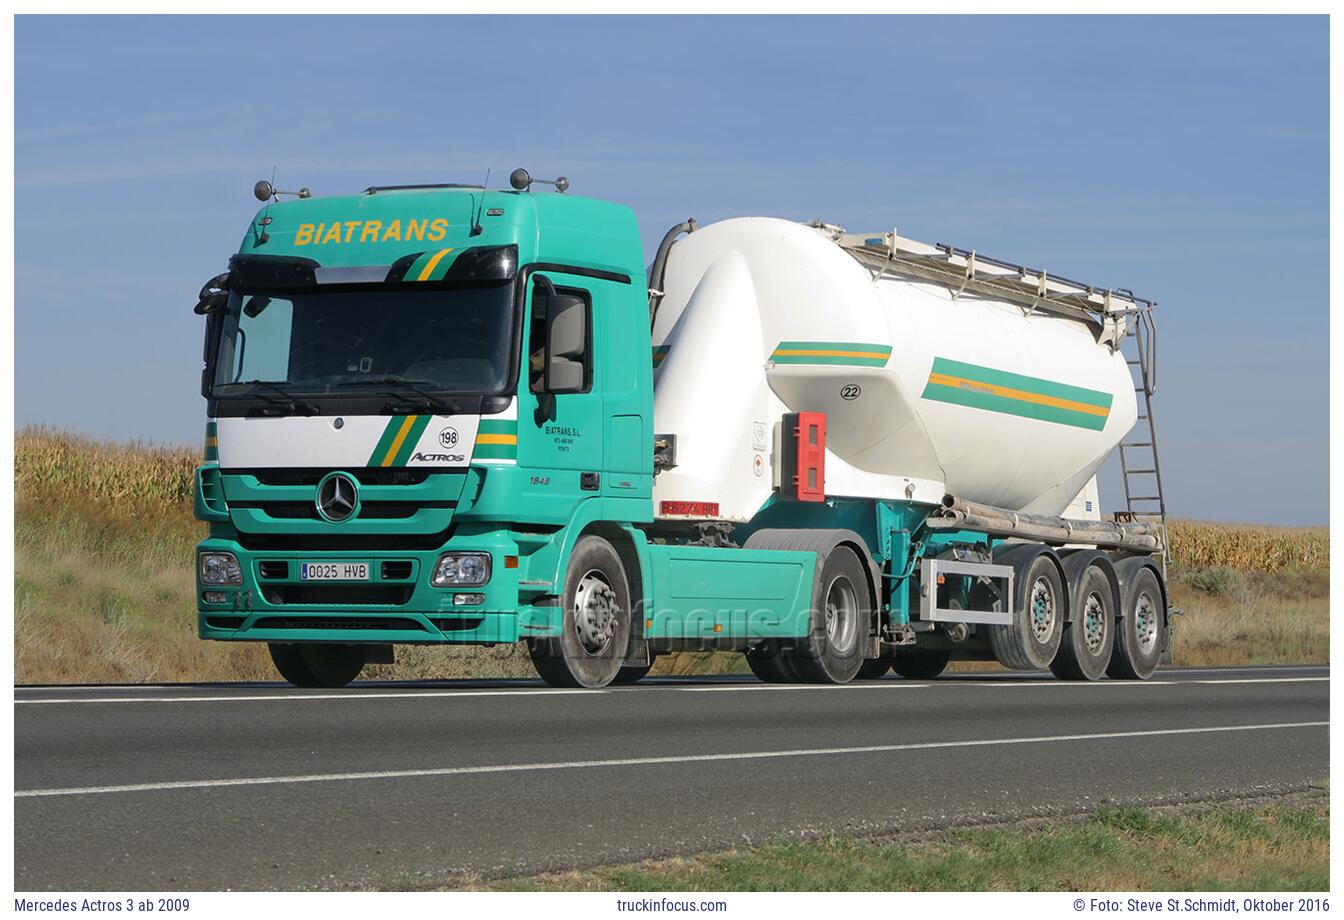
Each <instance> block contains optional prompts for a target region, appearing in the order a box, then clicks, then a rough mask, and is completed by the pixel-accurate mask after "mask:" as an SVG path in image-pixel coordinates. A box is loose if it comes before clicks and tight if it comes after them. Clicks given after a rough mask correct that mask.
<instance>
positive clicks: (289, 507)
mask: <svg viewBox="0 0 1344 920" xmlns="http://www.w3.org/2000/svg"><path fill="white" fill-rule="evenodd" d="M231 507H233V508H239V509H241V508H250V509H255V510H257V511H260V512H262V513H263V514H265V515H266V516H267V517H270V518H273V519H275V520H278V521H320V520H322V519H323V518H322V516H321V515H320V514H318V513H317V505H316V504H315V503H314V502H234V503H233V504H232V506H231ZM456 507H457V502H451V501H449V502H362V503H361V504H360V506H359V513H358V514H356V515H355V516H354V517H353V518H351V519H350V520H352V521H361V520H370V521H389V520H393V521H395V520H405V519H406V518H409V517H413V516H414V515H415V513H416V512H417V511H419V510H420V509H421V508H456Z"/></svg>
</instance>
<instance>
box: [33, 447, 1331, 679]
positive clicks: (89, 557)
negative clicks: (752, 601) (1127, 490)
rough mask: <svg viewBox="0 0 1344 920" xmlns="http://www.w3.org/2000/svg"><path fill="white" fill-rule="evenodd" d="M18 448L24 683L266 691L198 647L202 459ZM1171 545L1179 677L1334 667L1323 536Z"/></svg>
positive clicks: (517, 655) (473, 654) (502, 654)
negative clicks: (197, 500) (195, 513)
mask: <svg viewBox="0 0 1344 920" xmlns="http://www.w3.org/2000/svg"><path fill="white" fill-rule="evenodd" d="M15 448H16V450H15V483H16V507H15V533H14V542H15V585H14V602H15V622H14V640H15V662H14V666H15V680H16V681H17V682H19V683H102V682H112V683H120V682H129V683H139V682H154V681H224V680H274V679H275V675H274V671H273V669H272V667H271V663H270V660H269V657H268V656H267V655H266V651H265V649H264V648H262V647H261V646H259V645H256V644H253V643H227V642H202V641H201V640H199V639H198V638H196V632H195V603H194V597H193V592H194V585H193V576H192V555H193V548H194V546H195V544H196V542H197V541H198V540H199V539H200V538H201V536H202V535H203V534H204V532H205V528H204V525H202V524H201V523H200V522H198V521H196V520H195V519H194V518H193V517H192V512H191V488H192V470H193V468H194V467H195V465H196V463H197V462H199V457H198V454H197V452H196V451H195V450H191V449H185V448H161V447H155V446H152V445H144V444H130V445H112V444H106V443H102V442H96V441H90V440H87V439H83V438H79V437H76V436H73V435H67V434H61V433H58V432H54V431H51V430H49V429H27V430H25V431H22V432H20V433H19V435H18V438H17V439H16V443H15ZM1257 541H1259V542H1257ZM1172 545H1173V549H1174V551H1175V553H1176V564H1175V566H1174V567H1173V570H1172V571H1173V595H1174V597H1175V600H1176V603H1177V605H1178V606H1179V607H1181V608H1183V609H1184V610H1185V613H1186V615H1185V616H1184V617H1183V618H1182V619H1181V620H1179V621H1178V622H1177V624H1176V625H1177V630H1178V633H1177V635H1178V640H1177V650H1176V660H1177V663H1179V664H1185V665H1228V664H1281V663H1310V662H1324V661H1326V660H1328V647H1329V642H1328V637H1329V574H1328V550H1329V538H1328V534H1327V533H1326V532H1325V531H1324V530H1323V529H1319V528H1313V529H1303V530H1295V529H1286V528H1259V527H1255V528H1252V527H1246V526H1242V525H1221V524H1202V523H1197V522H1184V521H1179V522H1175V523H1173V525H1172ZM1248 547H1251V548H1252V549H1250V550H1248V549H1247V548H1248ZM1257 565H1258V566H1259V571H1251V570H1253V569H1256V567H1257ZM987 666H989V667H992V665H979V664H974V665H968V666H967V667H972V668H980V667H987ZM744 670H745V669H744V667H743V663H742V658H741V656H740V655H730V654H725V653H709V652H705V653H686V654H681V655H675V656H668V657H666V658H661V659H659V661H658V663H657V665H656V666H655V670H654V673H655V674H706V673H711V674H716V673H741V672H743V671H744ZM366 676H367V677H369V678H374V679H393V678H396V679H450V678H462V677H531V676H533V672H532V668H531V664H530V663H529V662H528V660H527V656H526V654H524V653H522V651H521V648H520V647H518V646H510V647H507V648H505V647H501V648H495V649H474V648H472V649H457V648H430V647H418V648H417V647H405V648H400V649H398V662H397V664H396V665H395V666H390V667H389V666H378V667H371V668H369V669H368V671H366Z"/></svg>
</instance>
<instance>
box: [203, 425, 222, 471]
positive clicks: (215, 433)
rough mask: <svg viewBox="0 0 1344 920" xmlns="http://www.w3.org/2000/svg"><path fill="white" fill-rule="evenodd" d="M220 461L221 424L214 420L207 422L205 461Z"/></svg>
mask: <svg viewBox="0 0 1344 920" xmlns="http://www.w3.org/2000/svg"><path fill="white" fill-rule="evenodd" d="M218 461H219V425H217V424H215V423H214V422H206V423H205V462H206V463H217V462H218Z"/></svg>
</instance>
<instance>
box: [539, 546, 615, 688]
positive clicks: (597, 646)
mask: <svg viewBox="0 0 1344 920" xmlns="http://www.w3.org/2000/svg"><path fill="white" fill-rule="evenodd" d="M581 591H582V597H581V598H580V592H581ZM561 600H562V603H563V605H564V608H563V613H564V615H563V617H562V621H561V622H562V626H561V630H560V635H559V636H556V637H553V638H546V639H530V640H528V645H527V650H528V654H529V655H531V657H532V665H533V667H535V668H536V669H537V673H538V674H539V675H541V679H542V680H544V681H546V683H548V684H550V685H551V686H553V687H589V688H595V687H605V686H607V684H610V683H611V682H612V681H614V680H615V679H616V675H617V674H618V673H620V670H621V662H622V661H624V660H625V650H626V648H627V647H628V645H629V643H630V586H629V583H628V582H627V581H626V579H625V566H624V565H622V564H621V557H620V555H619V554H617V552H616V549H615V547H613V546H612V545H611V544H610V543H608V542H607V541H606V540H604V539H602V538H601V537H598V536H593V535H591V534H590V535H588V536H584V537H580V538H579V542H578V543H576V544H575V545H574V550H573V552H571V553H570V554H569V567H568V568H567V569H566V571H565V593H564V596H563V597H562V598H561ZM579 605H582V607H583V611H582V612H580V611H579V610H577V609H576V607H577V606H579Z"/></svg>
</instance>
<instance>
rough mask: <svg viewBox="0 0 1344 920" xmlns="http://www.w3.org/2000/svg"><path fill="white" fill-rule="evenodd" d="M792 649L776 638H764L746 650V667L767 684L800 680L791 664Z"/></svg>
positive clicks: (792, 682) (794, 682)
mask: <svg viewBox="0 0 1344 920" xmlns="http://www.w3.org/2000/svg"><path fill="white" fill-rule="evenodd" d="M791 652H792V649H786V648H784V647H783V645H782V644H781V643H780V641H779V640H778V639H766V640H765V641H764V642H762V643H760V644H759V645H757V646H756V647H755V648H752V649H750V650H748V651H747V653H746V655H745V657H746V659H747V667H749V668H751V673H752V674H755V675H756V677H757V678H759V679H760V680H763V681H765V682H766V683H767V684H796V683H798V681H799V680H800V678H799V677H798V671H797V669H795V668H794V666H793V660H792V658H791V654H790V653H791Z"/></svg>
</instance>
